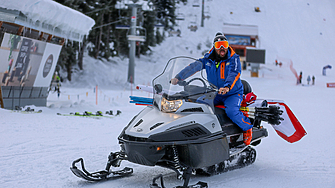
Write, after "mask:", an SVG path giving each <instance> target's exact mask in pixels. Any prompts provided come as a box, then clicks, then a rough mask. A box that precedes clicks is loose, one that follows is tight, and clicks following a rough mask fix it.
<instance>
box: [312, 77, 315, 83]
mask: <svg viewBox="0 0 335 188" xmlns="http://www.w3.org/2000/svg"><path fill="white" fill-rule="evenodd" d="M314 84H315V76H314V75H313V77H312V85H314Z"/></svg>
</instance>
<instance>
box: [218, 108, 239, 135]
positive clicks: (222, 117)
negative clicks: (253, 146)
mask: <svg viewBox="0 0 335 188" xmlns="http://www.w3.org/2000/svg"><path fill="white" fill-rule="evenodd" d="M215 115H216V117H217V118H218V120H219V122H220V125H221V128H222V131H223V132H225V133H226V134H227V135H231V134H236V133H242V132H243V131H242V129H241V128H240V127H239V126H237V125H236V124H235V123H233V122H232V121H231V120H230V118H229V117H228V116H227V114H226V111H225V110H224V109H222V108H220V107H215Z"/></svg>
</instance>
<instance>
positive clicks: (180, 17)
mask: <svg viewBox="0 0 335 188" xmlns="http://www.w3.org/2000/svg"><path fill="white" fill-rule="evenodd" d="M176 20H181V21H182V20H185V15H184V14H183V13H178V14H177V16H176Z"/></svg>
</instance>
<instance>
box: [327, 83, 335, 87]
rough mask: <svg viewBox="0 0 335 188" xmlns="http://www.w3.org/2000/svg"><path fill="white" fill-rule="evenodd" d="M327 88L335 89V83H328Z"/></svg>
mask: <svg viewBox="0 0 335 188" xmlns="http://www.w3.org/2000/svg"><path fill="white" fill-rule="evenodd" d="M327 87H335V83H327Z"/></svg>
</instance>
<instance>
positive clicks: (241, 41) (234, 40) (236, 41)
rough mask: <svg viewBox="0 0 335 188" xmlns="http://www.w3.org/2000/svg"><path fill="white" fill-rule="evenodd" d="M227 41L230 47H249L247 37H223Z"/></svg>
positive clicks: (248, 38)
mask: <svg viewBox="0 0 335 188" xmlns="http://www.w3.org/2000/svg"><path fill="white" fill-rule="evenodd" d="M225 36H226V37H227V39H228V42H229V44H230V45H232V44H233V45H245V46H250V45H251V44H250V43H251V41H250V37H249V36H239V35H225Z"/></svg>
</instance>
